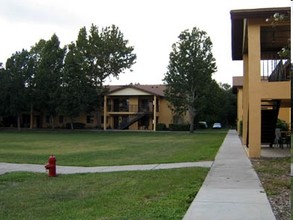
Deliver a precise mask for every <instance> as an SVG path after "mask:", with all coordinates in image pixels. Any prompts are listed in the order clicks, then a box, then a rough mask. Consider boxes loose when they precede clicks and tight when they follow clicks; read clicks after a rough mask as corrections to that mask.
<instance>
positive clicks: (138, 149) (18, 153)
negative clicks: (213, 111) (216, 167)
mask: <svg viewBox="0 0 293 220" xmlns="http://www.w3.org/2000/svg"><path fill="white" fill-rule="evenodd" d="M226 133H227V131H226V130H221V131H213V130H205V131H203V132H198V131H196V132H195V133H194V134H190V133H188V132H104V131H99V132H97V131H73V132H71V131H22V132H16V131H0V162H14V163H32V164H44V163H46V162H47V160H48V157H49V155H51V154H53V155H55V156H56V159H57V164H58V165H74V166H105V165H129V164H151V163H173V162H192V161H204V160H207V161H209V160H214V157H215V155H216V153H217V151H218V149H219V147H220V145H221V143H222V142H223V140H224V138H225V136H226Z"/></svg>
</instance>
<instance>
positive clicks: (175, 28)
mask: <svg viewBox="0 0 293 220" xmlns="http://www.w3.org/2000/svg"><path fill="white" fill-rule="evenodd" d="M284 6H286V7H289V6H290V1H289V0H225V1H218V0H203V1H199V0H0V28H1V34H0V62H3V63H5V62H6V60H7V58H9V57H10V56H11V55H12V54H13V53H15V52H16V51H21V50H22V49H23V48H24V49H28V50H29V49H30V48H31V46H33V45H34V44H35V43H36V42H38V41H39V40H40V39H45V40H48V39H49V38H50V37H51V36H52V35H53V33H56V35H57V36H58V37H59V40H60V41H61V45H67V44H69V43H70V42H71V41H75V40H76V39H77V34H78V32H79V30H80V28H81V27H84V26H86V27H87V28H89V27H90V25H91V24H92V23H93V24H95V25H97V26H98V27H100V28H102V27H105V26H109V25H112V24H115V25H116V26H118V27H119V29H120V30H121V31H122V33H123V34H124V38H125V39H127V40H129V45H131V46H134V52H135V53H136V55H137V61H136V64H135V65H134V66H133V67H132V69H133V71H132V72H130V71H127V72H125V73H124V74H121V75H120V77H119V80H116V79H111V80H110V81H108V82H109V83H110V84H129V83H140V84H160V83H162V79H163V77H164V74H165V73H166V71H167V65H168V63H169V53H170V52H171V46H172V44H173V43H175V42H176V41H177V37H178V35H179V34H180V33H181V32H182V31H184V30H186V29H192V28H193V27H198V28H199V29H201V30H204V31H206V32H207V34H208V35H209V36H210V37H211V40H212V42H213V55H214V57H215V58H216V63H217V68H218V70H217V72H216V73H215V74H214V76H213V77H214V78H215V79H216V80H217V81H218V82H222V83H228V84H230V85H231V84H232V76H234V75H242V62H240V61H232V59H231V20H230V11H231V10H234V9H249V8H266V7H284Z"/></svg>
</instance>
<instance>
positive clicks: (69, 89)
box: [0, 25, 136, 128]
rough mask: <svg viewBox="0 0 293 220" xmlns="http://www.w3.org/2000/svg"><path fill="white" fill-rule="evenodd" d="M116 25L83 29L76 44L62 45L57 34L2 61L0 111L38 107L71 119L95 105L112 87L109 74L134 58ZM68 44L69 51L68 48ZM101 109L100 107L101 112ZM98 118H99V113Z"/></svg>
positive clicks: (1, 113)
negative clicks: (106, 86) (106, 82)
mask: <svg viewBox="0 0 293 220" xmlns="http://www.w3.org/2000/svg"><path fill="white" fill-rule="evenodd" d="M127 44H128V41H127V40H125V39H124V36H123V34H122V32H121V31H120V30H119V29H118V27H116V26H114V25H112V26H111V27H106V28H103V29H102V30H101V31H100V30H99V29H98V27H97V26H95V25H92V26H91V29H90V31H89V34H88V33H87V31H86V29H85V28H82V29H81V30H80V32H79V34H78V39H77V41H76V43H71V44H70V45H68V47H67V46H65V47H64V48H61V47H60V42H59V39H58V37H57V35H56V34H53V35H52V37H51V38H50V39H49V40H48V41H46V40H43V39H41V40H40V41H39V42H37V43H36V44H35V45H34V46H33V47H32V48H31V50H30V51H26V50H22V51H21V52H16V53H15V54H13V55H12V56H11V57H10V58H9V59H8V60H7V62H6V69H4V68H3V67H2V64H1V66H0V101H1V106H0V116H13V117H15V116H17V115H19V114H20V113H23V112H31V113H32V112H34V111H40V112H44V113H45V114H48V115H50V116H51V127H52V128H54V121H53V118H54V116H55V115H57V114H58V113H59V114H62V115H65V116H67V117H69V118H71V124H72V123H73V118H74V117H76V116H78V115H79V114H80V113H81V112H83V113H84V112H91V111H94V110H97V109H98V108H99V107H100V104H101V103H102V101H103V100H102V98H101V97H102V95H104V94H105V93H106V92H107V91H108V90H107V88H105V87H104V85H103V83H104V81H105V79H106V78H107V77H118V76H119V74H120V73H123V72H124V71H125V70H126V69H129V68H130V67H131V66H132V65H133V64H134V63H135V59H136V55H135V54H134V53H133V50H134V48H133V47H131V46H128V45H127ZM67 48H68V50H67ZM97 112H98V111H97ZM97 118H100V117H97Z"/></svg>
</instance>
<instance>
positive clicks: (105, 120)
mask: <svg viewBox="0 0 293 220" xmlns="http://www.w3.org/2000/svg"><path fill="white" fill-rule="evenodd" d="M106 130H107V96H106V95H105V96H104V131H106Z"/></svg>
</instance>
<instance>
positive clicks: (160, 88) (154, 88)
mask: <svg viewBox="0 0 293 220" xmlns="http://www.w3.org/2000/svg"><path fill="white" fill-rule="evenodd" d="M109 88H110V93H113V92H117V91H119V90H123V89H126V88H133V89H138V90H140V91H143V92H147V93H150V94H152V95H156V96H162V97H164V96H165V95H164V90H165V89H166V86H165V85H162V84H158V85H140V84H130V85H110V86H109Z"/></svg>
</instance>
